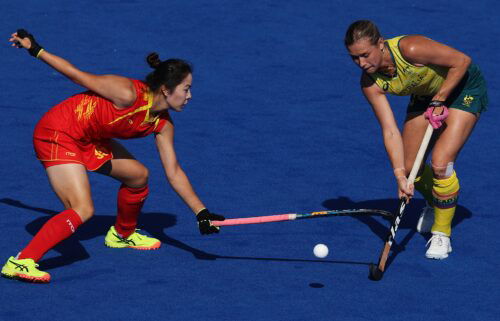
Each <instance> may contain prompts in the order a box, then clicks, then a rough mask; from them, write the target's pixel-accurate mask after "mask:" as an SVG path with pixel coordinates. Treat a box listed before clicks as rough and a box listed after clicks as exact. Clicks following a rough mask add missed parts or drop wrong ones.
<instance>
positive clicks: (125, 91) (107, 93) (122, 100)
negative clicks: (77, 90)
mask: <svg viewBox="0 0 500 321" xmlns="http://www.w3.org/2000/svg"><path fill="white" fill-rule="evenodd" d="M30 36H31V35H30ZM32 39H33V38H32ZM9 40H10V41H11V42H12V43H13V46H16V47H20V48H21V47H22V48H25V49H28V50H29V49H30V48H31V47H32V40H31V39H30V38H28V37H24V38H21V36H20V35H18V33H17V32H16V33H14V34H12V37H11V38H10V39H9ZM36 57H37V58H38V59H40V60H42V61H43V62H45V63H46V64H48V65H49V66H51V67H52V68H54V69H55V70H57V71H58V72H60V73H61V74H63V75H64V76H66V77H67V78H69V79H70V80H71V81H73V82H74V83H76V84H78V85H80V86H82V87H85V88H87V89H89V90H91V91H93V92H95V93H97V94H99V95H101V96H103V97H104V98H106V99H109V100H110V101H112V102H113V104H114V105H115V106H116V107H118V108H125V107H128V106H130V105H132V104H133V103H134V101H135V99H136V93H135V89H134V85H133V83H132V81H131V80H130V79H127V78H125V77H121V76H116V75H95V74H92V73H88V72H85V71H82V70H80V69H78V68H76V67H75V66H74V65H73V64H71V63H70V62H69V61H67V60H66V59H64V58H62V57H59V56H57V55H54V54H52V53H50V52H48V51H47V50H45V49H43V50H41V51H40V52H39V53H38V54H37V56H36Z"/></svg>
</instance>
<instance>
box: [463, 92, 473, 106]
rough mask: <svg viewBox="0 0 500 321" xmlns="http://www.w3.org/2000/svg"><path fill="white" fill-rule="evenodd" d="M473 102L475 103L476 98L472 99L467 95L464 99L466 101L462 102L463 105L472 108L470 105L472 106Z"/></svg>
mask: <svg viewBox="0 0 500 321" xmlns="http://www.w3.org/2000/svg"><path fill="white" fill-rule="evenodd" d="M473 101H474V97H472V96H470V95H466V96H465V97H464V101H463V102H462V105H464V106H465V107H470V105H471V104H472V102H473Z"/></svg>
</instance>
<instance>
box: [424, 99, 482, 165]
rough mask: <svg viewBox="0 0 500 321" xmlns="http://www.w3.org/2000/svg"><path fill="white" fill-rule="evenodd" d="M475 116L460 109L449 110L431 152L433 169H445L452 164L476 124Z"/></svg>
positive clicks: (476, 117)
mask: <svg viewBox="0 0 500 321" xmlns="http://www.w3.org/2000/svg"><path fill="white" fill-rule="evenodd" d="M477 119H478V116H476V114H473V113H470V112H467V111H463V110H460V109H454V108H450V109H449V115H448V118H447V119H446V125H445V127H444V129H443V131H442V132H441V134H440V135H439V138H438V139H437V141H436V144H435V146H434V150H433V152H432V165H433V167H446V166H447V165H448V163H450V162H454V161H455V159H456V158H457V156H458V153H459V152H460V150H461V149H462V147H463V146H464V144H465V142H466V141H467V139H468V138H469V136H470V134H471V132H472V130H473V129H474V126H475V124H476V122H477Z"/></svg>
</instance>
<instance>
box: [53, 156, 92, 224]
mask: <svg viewBox="0 0 500 321" xmlns="http://www.w3.org/2000/svg"><path fill="white" fill-rule="evenodd" d="M47 176H48V177H49V182H50V184H51V186H52V189H53V190H54V192H55V193H56V195H57V197H59V199H60V200H61V202H62V203H63V204H64V207H65V208H66V209H68V208H71V209H73V210H74V211H76V212H77V213H78V215H80V217H81V219H82V221H87V220H88V219H90V218H91V217H92V215H93V214H94V203H93V202H92V196H91V192H90V183H89V180H88V176H87V170H86V169H85V166H83V165H81V164H60V165H55V166H50V167H47Z"/></svg>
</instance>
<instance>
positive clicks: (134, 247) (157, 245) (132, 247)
mask: <svg viewBox="0 0 500 321" xmlns="http://www.w3.org/2000/svg"><path fill="white" fill-rule="evenodd" d="M104 244H105V245H106V246H107V247H110V248H112V249H134V250H140V251H150V250H157V249H159V248H160V246H161V242H157V243H155V244H153V245H151V246H114V245H110V244H108V243H104Z"/></svg>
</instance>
